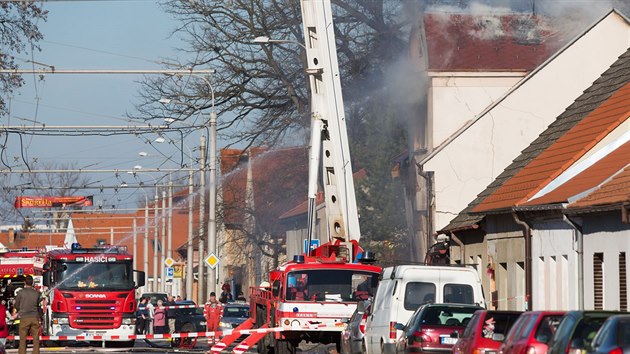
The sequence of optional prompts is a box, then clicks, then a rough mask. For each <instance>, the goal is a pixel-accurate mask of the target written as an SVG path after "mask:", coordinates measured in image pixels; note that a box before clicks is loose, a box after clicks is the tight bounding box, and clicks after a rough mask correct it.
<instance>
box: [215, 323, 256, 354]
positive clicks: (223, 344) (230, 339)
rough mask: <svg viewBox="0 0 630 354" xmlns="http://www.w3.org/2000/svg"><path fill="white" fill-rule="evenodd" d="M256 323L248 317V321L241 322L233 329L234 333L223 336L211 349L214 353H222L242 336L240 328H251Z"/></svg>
mask: <svg viewBox="0 0 630 354" xmlns="http://www.w3.org/2000/svg"><path fill="white" fill-rule="evenodd" d="M254 324H255V322H254V320H253V319H251V318H248V319H247V321H245V322H243V323H241V324H240V325H238V326H237V327H236V328H234V330H233V331H234V332H233V333H232V334H230V335H227V336H225V337H223V338H221V340H220V341H219V342H217V343H216V344H215V345H213V346H212V348H210V351H211V352H212V353H220V352H221V351H222V350H224V349H225V348H227V347H228V346H229V345H230V344H232V343H234V341H235V340H237V339H238V338H239V337H240V336H241V332H240V330H242V329H250V328H252V327H254ZM261 328H266V325H265V326H263V327H261ZM255 334H258V333H255ZM252 335H253V334H252ZM250 336H251V335H250ZM263 336H264V335H263ZM248 338H249V337H248ZM261 338H262V337H261ZM246 350H247V349H246Z"/></svg>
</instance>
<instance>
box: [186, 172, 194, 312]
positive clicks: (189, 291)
mask: <svg viewBox="0 0 630 354" xmlns="http://www.w3.org/2000/svg"><path fill="white" fill-rule="evenodd" d="M194 181H195V180H194V175H193V171H192V170H190V171H188V242H187V243H186V298H187V299H188V300H192V298H193V258H194V254H193V253H194V250H193V208H194V199H195V196H194V191H195V190H194V186H193V183H194Z"/></svg>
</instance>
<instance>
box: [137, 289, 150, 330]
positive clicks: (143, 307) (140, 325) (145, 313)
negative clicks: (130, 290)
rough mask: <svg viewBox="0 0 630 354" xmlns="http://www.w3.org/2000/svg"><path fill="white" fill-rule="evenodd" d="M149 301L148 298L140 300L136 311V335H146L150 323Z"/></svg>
mask: <svg viewBox="0 0 630 354" xmlns="http://www.w3.org/2000/svg"><path fill="white" fill-rule="evenodd" d="M148 301H149V299H148V298H146V297H141V298H140V303H139V304H138V310H137V311H136V334H146V326H147V323H148V322H149V321H148V320H149V309H147V302H148Z"/></svg>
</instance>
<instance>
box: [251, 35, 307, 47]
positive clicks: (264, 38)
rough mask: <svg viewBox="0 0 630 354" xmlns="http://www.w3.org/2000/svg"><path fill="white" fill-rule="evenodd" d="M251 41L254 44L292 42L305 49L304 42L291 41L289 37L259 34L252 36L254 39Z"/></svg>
mask: <svg viewBox="0 0 630 354" xmlns="http://www.w3.org/2000/svg"><path fill="white" fill-rule="evenodd" d="M252 43H255V44H270V43H293V44H297V45H299V46H300V47H302V48H304V49H305V50H306V46H304V44H302V43H300V42H298V41H293V40H290V39H271V38H269V37H267V36H259V37H256V38H254V40H253V41H252Z"/></svg>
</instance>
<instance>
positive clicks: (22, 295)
mask: <svg viewBox="0 0 630 354" xmlns="http://www.w3.org/2000/svg"><path fill="white" fill-rule="evenodd" d="M39 301H40V295H39V292H38V291H37V290H35V289H33V277H32V276H30V275H29V276H27V277H26V279H24V289H22V290H21V291H20V292H19V293H18V294H17V296H16V298H15V308H16V309H17V314H16V317H17V318H19V319H20V348H19V350H18V354H26V337H28V336H29V335H30V336H32V337H33V354H39Z"/></svg>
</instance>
